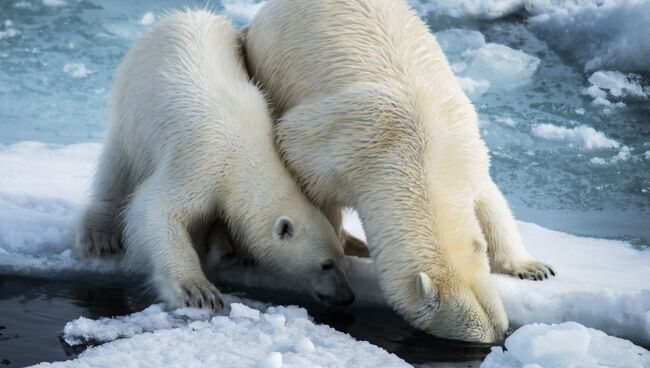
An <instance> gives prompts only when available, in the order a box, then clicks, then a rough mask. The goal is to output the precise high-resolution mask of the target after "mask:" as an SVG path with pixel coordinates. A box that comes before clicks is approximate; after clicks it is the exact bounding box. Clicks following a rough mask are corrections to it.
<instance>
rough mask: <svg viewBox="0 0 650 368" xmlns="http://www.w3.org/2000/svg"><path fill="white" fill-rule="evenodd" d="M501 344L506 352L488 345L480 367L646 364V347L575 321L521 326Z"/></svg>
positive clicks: (591, 367) (648, 355)
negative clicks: (489, 347)
mask: <svg viewBox="0 0 650 368" xmlns="http://www.w3.org/2000/svg"><path fill="white" fill-rule="evenodd" d="M505 346H506V349H507V350H506V351H504V350H503V349H502V348H501V347H494V348H492V352H491V353H490V354H489V355H488V356H487V357H486V359H485V361H483V363H482V364H481V368H508V367H513V368H514V367H516V368H519V367H544V368H553V367H557V368H572V367H580V368H598V367H621V368H623V367H625V368H632V367H639V368H642V367H647V366H648V365H649V364H650V353H649V352H648V351H647V350H645V349H643V348H641V347H639V346H636V345H634V344H632V343H631V342H629V341H626V340H622V339H619V338H616V337H612V336H608V335H607V334H605V333H604V332H602V331H598V330H594V329H591V328H586V327H584V326H583V325H581V324H579V323H575V322H566V323H562V324H558V325H555V324H554V325H547V324H539V323H534V324H530V325H526V326H523V327H521V328H520V329H518V330H517V331H515V332H514V333H513V334H512V335H510V336H509V337H508V338H507V339H506V342H505Z"/></svg>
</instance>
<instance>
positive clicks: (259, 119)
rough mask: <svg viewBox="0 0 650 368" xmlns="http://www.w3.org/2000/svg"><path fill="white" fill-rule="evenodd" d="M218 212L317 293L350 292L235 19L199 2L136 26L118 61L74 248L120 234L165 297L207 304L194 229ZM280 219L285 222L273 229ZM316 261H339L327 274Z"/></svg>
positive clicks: (259, 253) (85, 248) (107, 244)
mask: <svg viewBox="0 0 650 368" xmlns="http://www.w3.org/2000/svg"><path fill="white" fill-rule="evenodd" d="M122 211H123V217H122V215H120V214H121V213H122ZM217 218H218V219H220V220H223V221H225V223H226V224H227V226H228V228H229V231H230V233H232V234H234V236H235V237H236V238H237V239H238V240H240V242H241V244H243V245H245V246H246V247H247V249H246V251H247V252H248V253H249V254H250V255H251V256H252V257H254V258H255V259H256V260H257V261H258V262H260V263H262V264H265V265H267V266H269V267H271V268H273V269H275V270H277V271H279V272H280V273H281V274H284V275H286V276H287V277H289V278H290V279H291V280H292V281H293V282H295V283H296V284H297V285H303V286H305V288H307V289H310V290H313V291H315V292H318V293H320V294H323V295H325V297H329V298H332V299H336V298H337V297H338V298H344V299H345V298H348V300H349V299H350V298H351V292H350V291H349V289H348V288H347V283H346V280H345V277H344V275H343V274H342V272H341V270H340V267H339V263H340V262H341V261H342V250H341V249H340V245H339V243H338V241H337V240H338V239H337V238H336V234H335V233H334V231H333V229H332V227H331V226H330V224H329V222H328V221H327V219H326V218H325V217H324V216H323V215H322V214H321V213H320V211H319V210H318V209H317V208H315V207H314V206H313V205H312V204H311V203H310V202H309V201H308V200H307V198H306V197H305V196H304V195H303V194H302V193H301V191H300V188H299V187H298V186H297V184H296V183H295V182H294V180H293V178H292V177H291V175H290V173H289V172H288V170H287V169H286V168H285V167H284V164H283V163H282V161H281V159H280V157H279V155H278V154H277V152H276V151H275V148H274V146H273V139H272V122H271V119H270V116H269V112H268V107H267V104H266V102H265V100H264V98H263V95H262V94H261V93H260V91H259V90H258V89H257V88H256V87H255V86H254V85H253V84H252V83H250V81H249V78H248V75H247V74H246V71H245V68H244V65H243V60H242V58H241V45H240V41H239V38H238V34H237V32H236V30H235V29H234V28H233V27H232V25H231V24H230V23H229V21H228V20H227V19H226V18H224V17H220V16H215V15H213V14H210V13H209V12H206V11H184V12H176V13H172V14H170V15H168V16H166V17H165V18H163V19H161V20H159V21H158V22H156V24H155V25H154V26H152V27H151V28H150V29H149V30H148V31H147V32H146V33H145V34H143V35H142V37H140V39H138V40H137V41H136V43H135V44H134V45H133V48H132V49H131V50H130V51H129V53H128V54H127V56H126V58H125V59H124V61H123V62H122V64H121V65H120V66H119V68H118V70H117V72H116V75H115V79H114V81H113V87H112V92H111V125H110V127H109V129H108V132H107V134H106V141H105V145H104V151H103V153H102V156H101V158H100V163H99V167H98V171H97V174H96V177H95V180H94V183H93V200H92V203H91V204H90V206H89V207H88V209H87V210H86V212H85V213H84V215H83V217H82V221H81V232H80V233H79V236H78V239H77V244H76V248H77V250H78V252H79V253H82V254H92V253H112V252H117V251H119V249H118V248H119V243H120V240H123V241H124V246H125V248H126V251H127V256H128V259H130V260H131V263H132V264H133V265H134V266H135V267H138V268H139V269H144V270H149V271H150V274H151V276H152V281H153V285H154V287H155V289H156V291H157V292H158V294H159V296H160V297H161V299H163V300H164V301H166V302H167V303H168V304H170V305H172V306H182V305H191V306H199V307H200V306H201V305H202V306H204V307H206V306H207V304H209V303H214V302H220V300H219V294H218V291H217V290H216V289H215V288H214V287H213V286H212V285H211V284H210V283H209V282H208V281H207V279H206V277H205V276H204V274H203V272H202V270H201V266H200V263H199V257H198V255H197V251H196V250H195V248H194V247H193V244H192V238H191V236H190V234H192V233H193V232H195V231H203V230H200V228H201V227H206V226H210V224H211V223H212V222H213V221H215V219H217ZM121 220H123V224H124V226H123V228H122V226H120V223H121ZM283 228H286V229H287V230H291V234H289V235H286V234H285V235H286V236H280V235H279V231H282V229H283ZM122 232H123V239H120V238H121V234H122ZM324 262H334V263H335V265H336V267H335V268H334V270H333V271H331V272H328V273H326V275H323V272H322V270H321V264H323V263H324ZM147 267H148V268H147ZM346 293H347V294H346ZM334 301H336V300H334ZM206 303H207V304H206ZM217 304H218V303H217ZM215 307H217V308H218V307H219V305H216V306H215Z"/></svg>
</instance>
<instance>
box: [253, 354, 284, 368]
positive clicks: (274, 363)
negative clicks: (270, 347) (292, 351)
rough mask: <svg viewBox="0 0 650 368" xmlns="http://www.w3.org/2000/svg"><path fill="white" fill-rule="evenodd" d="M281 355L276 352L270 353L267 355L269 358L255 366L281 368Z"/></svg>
mask: <svg viewBox="0 0 650 368" xmlns="http://www.w3.org/2000/svg"><path fill="white" fill-rule="evenodd" d="M282 365H283V364H282V353H278V352H277V351H274V352H272V353H271V354H269V356H268V357H267V358H266V359H264V360H262V361H260V362H259V364H257V367H258V368H281V367H282Z"/></svg>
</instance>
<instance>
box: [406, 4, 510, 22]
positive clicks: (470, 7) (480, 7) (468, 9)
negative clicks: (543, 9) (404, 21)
mask: <svg viewBox="0 0 650 368" xmlns="http://www.w3.org/2000/svg"><path fill="white" fill-rule="evenodd" d="M411 6H412V7H413V8H414V9H415V10H416V11H417V12H418V13H419V14H427V13H429V12H436V13H440V14H445V15H450V16H452V17H475V18H487V19H493V18H499V17H502V16H504V15H507V14H510V13H512V12H514V11H516V10H518V9H520V8H522V7H523V1H522V0H481V1H476V0H472V1H464V0H441V1H426V0H411Z"/></svg>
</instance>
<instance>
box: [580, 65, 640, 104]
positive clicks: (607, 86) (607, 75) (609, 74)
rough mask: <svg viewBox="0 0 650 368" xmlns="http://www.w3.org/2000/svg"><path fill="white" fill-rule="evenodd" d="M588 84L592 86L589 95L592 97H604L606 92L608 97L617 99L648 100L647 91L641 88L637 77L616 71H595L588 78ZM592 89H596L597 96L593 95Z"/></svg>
mask: <svg viewBox="0 0 650 368" xmlns="http://www.w3.org/2000/svg"><path fill="white" fill-rule="evenodd" d="M589 83H591V84H592V86H591V87H589V90H590V91H591V92H592V93H589V95H590V96H592V97H605V96H606V95H607V94H606V93H605V91H604V90H607V91H608V92H609V94H610V95H612V96H614V97H618V98H622V97H635V98H640V99H647V98H648V91H647V90H646V89H645V88H643V87H642V86H641V77H640V76H639V75H636V74H633V73H628V74H623V73H621V72H616V71H602V70H601V71H597V72H595V73H594V74H592V75H591V77H589ZM593 89H598V90H599V91H600V92H597V95H594V94H593V93H594V92H595V91H593Z"/></svg>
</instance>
